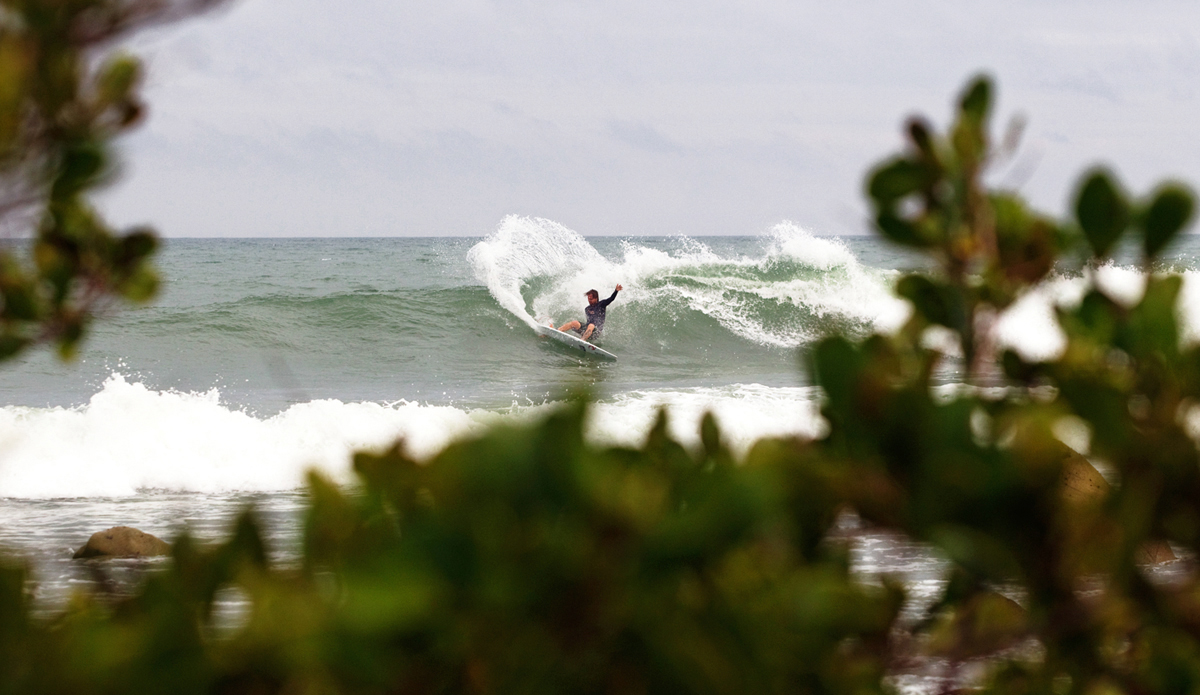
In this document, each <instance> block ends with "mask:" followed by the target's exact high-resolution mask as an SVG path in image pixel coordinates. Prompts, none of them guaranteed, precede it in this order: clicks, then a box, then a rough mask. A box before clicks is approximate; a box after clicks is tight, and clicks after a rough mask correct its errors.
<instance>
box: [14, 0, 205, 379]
mask: <svg viewBox="0 0 1200 695" xmlns="http://www.w3.org/2000/svg"><path fill="white" fill-rule="evenodd" d="M219 1H220V0H2V2H0V234H3V235H4V236H6V237H8V238H9V239H14V240H15V239H27V238H31V239H32V243H31V244H29V247H30V248H29V249H28V253H26V251H27V249H26V248H25V244H23V243H10V244H7V245H5V246H3V247H0V359H4V358H9V357H12V356H14V355H16V354H18V353H20V352H21V351H22V350H24V349H25V348H27V347H29V346H31V345H34V344H37V343H47V342H48V343H53V344H55V345H56V346H57V348H58V351H59V354H60V355H61V356H63V357H64V358H66V357H70V356H71V355H72V354H74V352H75V350H76V348H77V345H78V343H79V341H80V339H81V338H82V337H83V335H84V333H85V331H86V329H87V326H88V324H89V322H90V321H91V320H92V319H93V318H94V317H95V316H96V315H98V314H101V313H103V312H104V311H105V310H106V309H107V307H108V306H109V305H111V304H112V303H113V302H114V301H115V300H118V299H123V300H127V301H131V302H143V301H146V300H148V299H150V298H151V297H152V296H153V295H154V293H155V291H156V289H157V286H158V278H157V275H156V274H155V273H154V271H153V269H152V268H151V267H150V264H149V257H150V256H151V255H152V254H153V252H154V250H155V248H156V246H157V245H158V240H157V238H156V236H155V235H154V233H153V231H152V230H150V229H148V228H144V227H138V228H135V229H131V230H127V231H125V232H122V233H118V232H116V231H115V230H113V229H111V228H110V227H109V226H108V225H107V224H106V223H105V222H104V220H103V219H102V218H101V217H100V215H99V214H98V213H97V212H96V210H95V209H94V208H93V207H92V206H91V205H90V203H89V202H88V199H87V196H88V194H89V193H90V192H92V191H94V190H96V189H97V188H98V187H100V186H103V185H104V184H105V183H107V182H108V181H110V180H111V179H112V178H113V174H114V169H115V165H114V161H113V160H114V157H113V147H112V144H113V140H114V138H116V137H117V136H119V135H121V134H122V133H125V132H127V131H128V130H129V129H131V128H132V127H134V126H135V125H136V124H137V123H138V122H139V121H140V120H141V118H142V115H143V113H144V111H145V107H144V105H143V104H142V101H141V97H140V95H139V86H140V83H141V77H142V66H141V63H140V62H139V61H138V60H137V59H135V58H133V57H132V56H129V55H127V54H125V53H124V52H122V51H120V50H117V49H114V48H113V46H114V45H115V44H116V43H117V42H119V41H121V40H122V39H125V38H127V37H128V35H129V34H130V33H131V32H132V31H134V30H136V29H138V28H142V27H145V26H147V25H150V24H154V23H157V22H162V21H169V20H173V19H176V18H178V17H181V16H184V15H186V14H189V13H192V12H196V11H199V10H203V9H206V8H207V7H208V6H212V5H215V4H217V3H218V2H219Z"/></svg>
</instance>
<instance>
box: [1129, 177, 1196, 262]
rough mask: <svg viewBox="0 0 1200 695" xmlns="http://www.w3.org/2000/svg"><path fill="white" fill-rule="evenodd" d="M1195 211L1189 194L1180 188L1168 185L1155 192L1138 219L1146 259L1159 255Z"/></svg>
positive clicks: (1193, 201) (1175, 185)
mask: <svg viewBox="0 0 1200 695" xmlns="http://www.w3.org/2000/svg"><path fill="white" fill-rule="evenodd" d="M1195 208H1196V202H1195V198H1194V197H1193V196H1192V192H1191V191H1189V190H1188V189H1187V188H1185V187H1183V186H1181V185H1179V184H1168V185H1166V186H1164V187H1163V188H1161V189H1160V190H1159V191H1158V193H1157V194H1156V195H1155V196H1154V200H1153V201H1151V203H1150V206H1149V207H1147V208H1146V211H1145V213H1144V214H1143V215H1142V219H1141V227H1142V233H1143V234H1144V237H1143V242H1144V247H1145V250H1146V257H1147V258H1151V257H1153V256H1156V255H1158V252H1159V251H1161V250H1163V248H1165V247H1166V245H1167V244H1169V243H1170V242H1171V240H1172V239H1174V238H1175V235H1177V234H1179V232H1180V231H1182V230H1183V228H1184V227H1186V226H1187V224H1188V222H1190V221H1191V219H1192V215H1193V213H1194V212H1195Z"/></svg>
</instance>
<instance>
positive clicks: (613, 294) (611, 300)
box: [600, 285, 625, 307]
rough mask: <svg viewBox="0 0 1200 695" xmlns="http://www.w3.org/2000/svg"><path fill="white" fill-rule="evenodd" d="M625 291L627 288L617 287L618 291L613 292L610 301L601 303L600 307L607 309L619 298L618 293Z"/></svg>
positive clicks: (606, 300)
mask: <svg viewBox="0 0 1200 695" xmlns="http://www.w3.org/2000/svg"><path fill="white" fill-rule="evenodd" d="M623 289H625V288H624V287H621V286H620V285H617V289H615V290H613V293H612V296H611V297H609V298H608V299H605V300H604V301H602V302H600V306H604V307H606V306H608V305H609V304H612V303H613V300H614V299H616V298H617V293H618V292H620V291H621V290H623Z"/></svg>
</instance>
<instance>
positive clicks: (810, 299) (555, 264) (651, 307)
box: [468, 216, 905, 348]
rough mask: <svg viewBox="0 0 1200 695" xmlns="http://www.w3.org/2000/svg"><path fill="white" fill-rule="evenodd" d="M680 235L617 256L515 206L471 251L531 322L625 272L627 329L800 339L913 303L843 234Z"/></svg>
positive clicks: (478, 266) (572, 312) (554, 314)
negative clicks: (714, 239)
mask: <svg viewBox="0 0 1200 695" xmlns="http://www.w3.org/2000/svg"><path fill="white" fill-rule="evenodd" d="M755 245H757V246H759V247H761V248H760V249H755V248H754V246H755ZM672 246H673V247H674V248H671V249H670V250H664V249H661V248H654V247H651V246H646V245H643V244H641V243H638V242H635V241H630V240H626V241H623V242H622V243H621V253H620V257H619V258H617V259H609V258H607V257H605V256H603V255H601V254H600V253H599V252H598V251H597V250H596V249H595V248H594V247H593V246H592V245H591V244H589V243H588V241H587V240H585V239H584V238H583V237H582V236H580V235H579V234H578V233H576V232H574V231H571V230H570V229H567V228H566V227H564V226H562V225H560V224H558V223H556V222H552V221H550V220H544V219H538V218H529V217H516V216H511V217H508V218H506V219H505V220H504V221H503V222H502V223H501V224H500V227H499V229H498V230H497V231H496V232H495V233H494V234H492V235H491V236H490V237H488V238H487V239H485V240H484V241H481V242H480V243H478V244H476V245H475V246H474V247H472V249H471V251H470V253H469V256H468V258H469V260H470V261H471V264H472V267H473V268H474V271H475V277H476V278H477V279H478V280H479V281H480V282H481V283H483V284H484V285H485V286H486V287H487V288H488V291H489V292H490V293H491V295H492V296H493V297H494V298H495V300H496V302H497V303H499V305H500V306H502V307H504V308H505V309H506V310H507V311H509V312H510V313H511V314H512V315H513V316H515V317H516V318H518V319H519V320H521V321H523V322H525V323H529V324H532V323H534V322H535V321H536V322H539V323H545V322H546V321H548V320H554V321H556V322H559V323H563V322H565V321H567V320H570V319H572V318H579V315H581V314H582V309H581V305H582V303H583V299H582V298H583V295H584V293H585V292H586V291H587V290H589V289H593V288H595V289H598V290H599V291H600V294H601V296H602V297H603V296H606V295H608V294H609V293H610V292H611V288H612V287H614V286H615V285H617V284H618V283H620V284H622V285H624V286H625V288H626V291H625V292H624V293H622V295H621V296H620V299H619V300H618V301H619V302H621V304H620V307H621V309H620V312H621V319H620V321H616V322H613V324H612V325H613V326H614V327H616V328H615V331H614V330H612V328H610V327H608V326H606V331H609V332H610V333H613V332H615V333H616V334H618V335H622V336H626V335H633V334H638V335H647V334H649V335H658V336H661V335H662V334H663V333H675V334H679V335H682V336H683V337H684V338H686V339H689V340H709V339H711V336H712V333H713V332H714V331H718V332H721V333H724V334H728V335H729V336H731V337H733V338H735V339H737V340H742V341H746V342H747V343H749V344H754V345H760V346H765V347H778V348H794V347H799V346H801V345H803V344H805V343H808V342H811V341H812V340H814V339H815V338H818V337H820V336H822V335H826V334H829V333H831V332H835V331H837V332H843V333H846V332H849V333H862V332H865V331H867V330H869V329H872V328H875V327H877V326H889V325H893V324H895V323H896V322H897V321H898V319H899V318H902V317H903V316H904V315H905V309H904V307H903V305H902V304H901V303H900V302H898V301H897V300H896V299H895V298H894V297H893V296H892V295H891V293H890V292H889V290H888V288H889V285H890V282H891V276H892V275H893V274H892V273H889V272H887V271H881V270H877V269H872V268H867V267H865V266H863V265H862V264H861V263H860V262H859V261H858V259H857V258H856V257H855V256H854V254H853V253H852V252H851V251H850V249H849V248H848V247H847V246H846V245H845V243H843V242H841V241H839V240H836V239H823V238H818V237H815V236H813V235H811V234H809V233H808V232H806V231H804V230H803V229H801V228H800V227H798V226H796V225H794V224H790V223H784V224H780V225H777V226H776V227H775V228H774V229H772V230H771V232H770V234H769V235H767V236H765V237H762V238H759V239H756V240H755V241H754V242H750V243H744V244H743V245H742V246H743V248H742V250H741V252H740V253H737V252H735V253H734V254H722V253H718V252H717V251H715V250H714V249H713V248H712V247H711V246H710V245H709V244H706V243H704V242H702V241H699V240H695V239H688V238H686V237H680V238H678V239H676V240H675V243H674V244H672ZM755 251H757V253H755Z"/></svg>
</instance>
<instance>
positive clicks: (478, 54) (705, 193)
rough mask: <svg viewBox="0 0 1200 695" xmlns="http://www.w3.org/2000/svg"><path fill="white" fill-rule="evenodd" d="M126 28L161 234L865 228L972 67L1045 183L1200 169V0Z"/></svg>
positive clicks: (498, 11)
mask: <svg viewBox="0 0 1200 695" xmlns="http://www.w3.org/2000/svg"><path fill="white" fill-rule="evenodd" d="M135 50H136V51H137V52H138V53H139V54H141V55H142V56H144V57H145V58H146V59H147V62H148V64H149V68H150V78H149V80H148V83H147V89H146V94H147V97H148V99H149V102H150V106H151V112H150V119H149V121H148V122H147V123H146V124H145V125H144V126H143V127H142V128H141V129H140V130H139V131H138V132H137V133H136V134H135V135H133V136H130V137H129V138H128V139H126V140H125V141H124V157H125V165H126V173H125V177H124V179H123V180H122V181H121V183H119V184H118V185H117V186H116V187H114V188H113V189H112V190H111V191H109V192H107V193H106V194H105V196H104V198H103V205H104V208H105V210H106V211H107V212H108V214H109V215H110V216H111V218H112V220H113V221H114V222H116V223H120V224H130V223H135V222H150V223H152V224H153V225H155V226H156V227H157V228H158V229H159V231H160V232H161V233H162V234H164V235H165V236H168V237H186V236H193V237H199V236H394V235H399V236H433V235H455V236H460V235H461V236H465V235H482V234H487V233H489V232H491V231H492V230H493V229H495V227H496V225H497V224H498V223H499V221H500V220H501V218H502V217H503V216H504V215H507V214H510V213H516V214H522V215H533V216H539V217H547V218H550V219H553V220H555V221H557V222H560V223H562V224H564V225H566V226H568V227H571V228H572V229H575V230H576V231H578V232H580V233H583V234H585V235H594V234H621V235H634V234H680V233H681V234H687V235H704V234H755V233H758V232H761V231H763V230H765V229H767V228H769V227H770V226H771V225H773V224H774V223H776V222H779V221H782V220H785V219H786V220H791V221H794V222H796V223H798V224H800V225H801V226H803V227H805V228H807V229H809V230H811V231H813V232H815V233H818V234H854V233H862V232H863V231H865V229H866V222H865V217H866V214H865V209H866V208H865V205H864V204H863V202H862V194H861V190H862V179H863V174H864V172H865V171H866V170H867V168H868V167H869V166H870V165H871V164H872V163H873V162H875V161H877V160H879V159H880V158H882V157H884V156H885V155H888V154H890V153H892V152H894V151H896V150H897V149H898V148H899V147H900V145H901V139H900V126H901V121H902V119H903V118H904V117H905V116H907V115H909V114H911V113H914V112H920V113H925V114H927V115H929V116H931V117H933V118H934V119H935V120H936V121H937V122H939V123H944V122H945V121H946V120H947V118H948V116H949V113H950V108H951V103H952V101H953V99H954V97H955V95H956V94H957V93H958V91H959V89H960V88H961V87H962V85H963V84H964V82H965V81H966V79H967V78H968V77H969V76H971V75H972V74H974V73H976V72H978V71H980V70H986V71H987V72H989V73H991V74H992V75H993V76H995V77H996V78H997V81H998V85H999V90H1000V101H999V110H998V112H997V115H998V116H1000V118H998V119H997V121H996V123H995V125H996V130H997V132H998V131H999V130H1000V129H1001V128H1002V126H1003V125H1004V124H1005V122H1006V121H1007V119H1008V117H1009V116H1011V115H1012V114H1013V113H1016V112H1019V113H1021V114H1023V115H1025V116H1026V117H1027V118H1028V121H1029V127H1028V129H1027V131H1026V137H1025V141H1024V147H1023V149H1022V154H1021V157H1019V158H1018V160H1017V162H1016V163H1015V164H1013V166H1012V170H1013V171H1012V172H1009V173H1008V174H1006V173H1005V172H997V178H998V179H1002V178H1003V177H1004V176H1006V175H1008V176H1010V177H1013V178H1014V179H1016V180H1021V181H1023V183H1022V186H1021V190H1022V191H1023V192H1024V193H1025V194H1026V195H1027V196H1029V197H1030V198H1031V199H1032V200H1033V201H1034V202H1035V204H1036V205H1037V206H1038V207H1040V208H1042V209H1044V210H1046V211H1049V212H1053V213H1056V214H1058V213H1062V212H1063V211H1064V210H1066V209H1067V201H1068V198H1069V197H1070V195H1071V188H1072V186H1073V184H1074V181H1075V179H1076V177H1077V175H1078V174H1079V172H1080V171H1081V170H1082V169H1083V168H1084V167H1086V166H1088V165H1090V164H1092V163H1095V162H1100V161H1103V162H1106V163H1109V164H1111V165H1112V166H1114V167H1115V168H1116V169H1117V171H1118V172H1119V173H1120V175H1121V176H1122V177H1123V179H1124V180H1125V181H1126V183H1127V184H1128V185H1129V186H1130V187H1131V188H1132V189H1133V190H1134V191H1136V192H1144V191H1145V189H1146V188H1147V187H1148V186H1150V185H1151V184H1152V183H1153V182H1155V181H1157V180H1158V179H1160V178H1162V177H1164V176H1172V177H1177V178H1183V179H1184V180H1187V181H1189V182H1191V183H1193V184H1200V1H1197V0H1143V1H1142V2H1139V3H1132V2H1110V1H1108V0H1088V1H1086V2H1085V1H1082V0H1080V1H1075V0H1067V1H1062V2H1055V1H1053V0H1040V1H1035V0H1003V1H1001V0H986V1H985V0H959V1H958V2H947V1H945V0H943V1H942V2H931V1H929V0H905V1H900V0H886V1H885V0H854V1H849V2H830V1H829V0H823V1H821V2H816V1H805V2H782V1H773V2H772V1H767V0H739V1H738V2H732V1H729V2H726V1H724V0H694V1H693V2H691V3H680V2H672V3H666V2H659V1H657V0H636V1H633V0H629V1H627V0H615V1H613V0H610V1H608V2H571V1H561V2H525V1H522V0H501V1H499V2H489V1H487V0H438V1H436V2H408V3H398V2H387V1H385V0H356V1H355V2H351V3H334V2H329V1H328V0H243V2H241V3H240V4H237V5H234V6H233V7H232V9H231V10H229V11H226V12H221V13H218V14H216V15H213V16H210V17H206V18H202V19H198V20H192V21H191V22H188V23H185V24H183V25H179V26H178V27H174V28H171V29H166V30H160V31H158V32H156V33H155V34H153V35H150V36H143V37H141V38H139V39H138V40H137V41H136V44H135ZM1021 172H1024V174H1023V175H1022V174H1021ZM1030 172H1031V175H1030Z"/></svg>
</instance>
